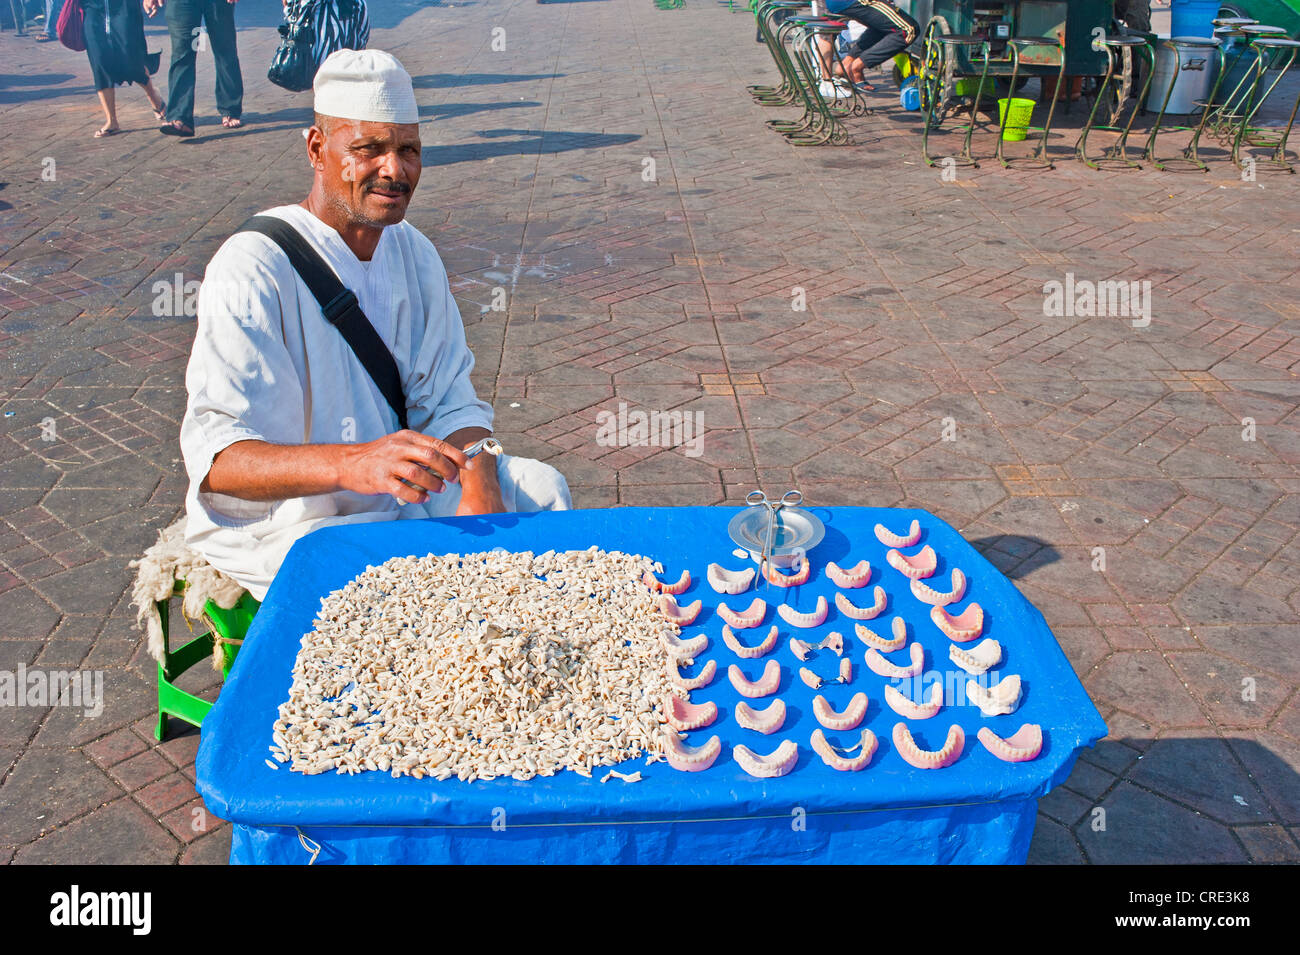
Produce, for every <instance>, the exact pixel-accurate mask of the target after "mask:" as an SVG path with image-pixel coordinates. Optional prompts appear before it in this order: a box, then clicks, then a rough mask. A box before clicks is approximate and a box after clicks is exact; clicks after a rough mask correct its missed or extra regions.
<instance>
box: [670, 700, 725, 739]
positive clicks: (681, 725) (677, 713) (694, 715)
mask: <svg viewBox="0 0 1300 955" xmlns="http://www.w3.org/2000/svg"><path fill="white" fill-rule="evenodd" d="M664 712H665V715H666V716H667V717H668V723H669V725H671V726H672V727H673V729H677V730H681V731H682V732H683V733H686V732H689V731H690V730H697V729H700V728H702V727H705V726H708V725H709V724H710V723H712V722H713V721H714V720H716V719H717V718H718V705H717V704H716V703H713V702H708V703H691V702H690V701H689V700H683V699H682V698H681V697H677V696H669V697H668V699H667V701H666V702H665V704H664Z"/></svg>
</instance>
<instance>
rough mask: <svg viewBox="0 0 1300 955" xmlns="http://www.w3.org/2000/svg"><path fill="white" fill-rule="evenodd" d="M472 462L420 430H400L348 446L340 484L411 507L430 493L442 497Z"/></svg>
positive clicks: (340, 474) (456, 450) (340, 471)
mask: <svg viewBox="0 0 1300 955" xmlns="http://www.w3.org/2000/svg"><path fill="white" fill-rule="evenodd" d="M468 463H469V461H468V459H467V458H466V457H465V454H464V452H462V451H461V450H460V449H459V448H453V447H452V446H451V445H449V444H447V443H446V442H445V441H440V440H438V439H437V438H431V437H429V436H428V435H425V434H420V433H419V432H418V431H398V432H396V433H395V434H390V435H388V436H386V437H383V438H380V439H379V440H377V441H369V442H367V443H365V444H358V445H355V446H351V447H345V449H344V452H343V456H342V460H341V462H340V464H339V472H338V484H339V486H340V487H341V488H342V489H343V490H345V491H355V492H356V493H358V494H391V495H392V496H393V497H395V498H397V499H399V500H402V501H406V502H408V503H411V504H423V503H424V502H425V501H427V500H428V499H429V494H430V493H432V494H441V493H442V490H443V486H444V484H445V482H447V481H452V482H455V481H457V480H458V475H459V471H460V468H461V467H463V466H465V465H466V464H468ZM403 481H409V482H410V484H412V485H415V486H414V487H411V486H409V485H408V484H405V483H403Z"/></svg>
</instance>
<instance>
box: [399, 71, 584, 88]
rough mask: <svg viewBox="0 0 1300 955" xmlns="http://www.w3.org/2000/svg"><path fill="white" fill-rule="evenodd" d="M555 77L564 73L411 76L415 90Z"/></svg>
mask: <svg viewBox="0 0 1300 955" xmlns="http://www.w3.org/2000/svg"><path fill="white" fill-rule="evenodd" d="M552 75H554V77H555V78H556V79H559V78H561V77H563V76H564V75H565V74H564V73H555V74H551V73H426V74H425V75H423V76H413V77H411V85H412V86H414V87H415V88H416V89H417V90H442V89H455V88H457V87H461V86H492V85H494V84H497V83H532V82H535V81H536V80H549V79H551V77H552Z"/></svg>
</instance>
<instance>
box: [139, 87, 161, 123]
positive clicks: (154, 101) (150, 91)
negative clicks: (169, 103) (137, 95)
mask: <svg viewBox="0 0 1300 955" xmlns="http://www.w3.org/2000/svg"><path fill="white" fill-rule="evenodd" d="M144 95H145V96H147V97H149V108H150V109H152V110H153V114H154V118H155V119H162V118H163V106H164V105H165V104H164V103H163V98H162V96H160V95H159V93H158V90H156V89H155V88H154V85H153V80H145V83H144Z"/></svg>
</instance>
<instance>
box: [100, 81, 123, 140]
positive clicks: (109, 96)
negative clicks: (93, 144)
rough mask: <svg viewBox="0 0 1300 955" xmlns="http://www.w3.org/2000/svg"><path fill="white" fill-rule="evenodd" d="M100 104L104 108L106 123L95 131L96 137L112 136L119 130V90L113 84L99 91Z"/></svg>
mask: <svg viewBox="0 0 1300 955" xmlns="http://www.w3.org/2000/svg"><path fill="white" fill-rule="evenodd" d="M99 105H100V106H101V107H102V108H103V110H104V125H103V126H101V127H100V128H99V131H98V132H96V133H95V136H96V137H100V136H110V135H112V134H113V133H115V132H117V129H118V126H117V90H115V89H113V88H112V87H111V86H110V87H109V88H108V89H106V90H100V91H99Z"/></svg>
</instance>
